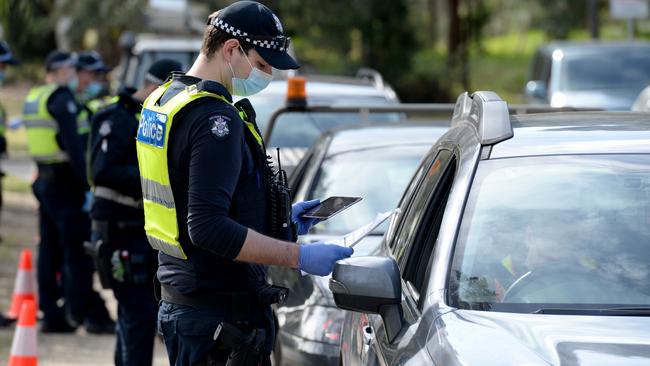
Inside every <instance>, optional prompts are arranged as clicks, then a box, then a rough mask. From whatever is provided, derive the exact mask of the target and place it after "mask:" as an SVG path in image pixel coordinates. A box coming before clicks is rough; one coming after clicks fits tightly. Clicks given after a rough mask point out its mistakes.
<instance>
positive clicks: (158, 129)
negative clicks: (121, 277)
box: [136, 81, 262, 259]
mask: <svg viewBox="0 0 650 366" xmlns="http://www.w3.org/2000/svg"><path fill="white" fill-rule="evenodd" d="M170 84H171V81H168V82H167V83H165V84H163V85H162V86H160V87H159V88H158V89H156V90H155V91H154V92H153V93H151V95H149V97H148V98H147V100H146V101H145V102H144V107H143V110H142V114H141V116H140V124H139V126H138V137H137V141H136V148H137V152H138V165H139V167H140V182H141V184H142V197H143V201H144V229H145V231H146V234H147V238H148V240H149V244H150V245H151V246H152V247H153V248H154V249H156V250H159V251H161V252H163V253H165V254H167V255H170V256H172V257H175V258H179V259H187V255H186V254H185V251H183V248H182V246H181V244H180V242H179V241H178V239H179V231H178V221H177V217H176V205H175V203H174V194H173V192H172V187H171V185H170V180H169V169H168V165H167V149H168V147H169V143H168V142H169V131H171V128H172V123H173V121H174V116H175V115H176V114H177V113H178V112H179V111H180V110H181V109H183V108H184V107H185V106H186V105H188V104H189V103H191V102H193V101H195V100H197V99H199V98H215V99H219V100H222V101H223V102H225V103H228V104H230V102H228V100H227V99H226V98H224V97H223V96H221V95H219V94H215V93H210V92H208V91H199V90H198V89H197V86H196V85H190V86H188V87H186V88H185V90H183V91H181V92H179V93H178V94H176V95H175V96H174V97H172V98H171V99H170V100H168V101H167V102H166V103H165V104H164V105H157V103H158V101H159V100H160V98H161V97H162V96H163V94H164V93H165V91H166V90H167V88H168V87H169V85H170ZM240 116H242V120H245V117H246V116H245V114H243V113H241V112H240ZM245 124H246V126H247V127H248V129H249V130H250V131H251V133H252V134H253V136H254V137H255V139H256V140H257V142H258V144H260V145H262V138H261V137H260V135H259V134H258V133H257V131H256V130H255V128H254V126H253V124H251V123H249V122H245Z"/></svg>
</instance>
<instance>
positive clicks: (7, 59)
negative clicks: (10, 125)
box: [0, 41, 18, 327]
mask: <svg viewBox="0 0 650 366" xmlns="http://www.w3.org/2000/svg"><path fill="white" fill-rule="evenodd" d="M16 64H18V60H16V58H14V56H13V54H12V53H11V49H10V48H9V45H8V44H7V43H6V42H4V41H0V85H1V84H2V83H3V82H4V80H5V76H6V68H7V66H10V65H11V66H13V65H16ZM6 123H7V111H6V110H5V108H4V106H3V105H2V104H0V155H5V153H6V152H7V140H6V138H5V128H6ZM2 176H4V173H3V172H2V171H0V179H2ZM0 209H2V185H1V184H0ZM0 241H2V238H1V237H0ZM11 323H13V321H12V319H7V318H5V317H4V316H3V315H2V314H0V327H3V326H7V325H9V324H11Z"/></svg>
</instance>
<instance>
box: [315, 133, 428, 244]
mask: <svg viewBox="0 0 650 366" xmlns="http://www.w3.org/2000/svg"><path fill="white" fill-rule="evenodd" d="M428 148H429V146H425V145H415V146H396V147H383V148H375V149H367V150H356V151H350V152H346V153H341V154H337V155H333V156H331V157H328V158H327V159H325V160H324V161H323V163H322V164H321V166H320V168H319V171H318V173H317V175H316V180H315V182H314V184H313V185H312V188H311V191H310V193H309V195H308V198H309V199H314V198H319V199H325V198H327V197H330V196H350V197H362V198H363V200H362V201H361V202H359V203H357V204H355V205H354V206H352V207H350V208H348V209H347V210H345V211H343V212H341V213H339V214H338V215H336V216H334V217H332V218H331V219H329V220H327V221H324V222H321V223H319V224H318V225H316V226H314V227H313V228H312V231H311V233H312V234H327V235H336V234H346V233H348V232H350V231H352V230H354V229H357V228H359V227H360V226H363V225H365V224H367V223H369V222H370V221H372V220H373V219H374V218H375V215H376V214H378V213H380V212H386V211H389V210H392V209H394V208H395V207H396V206H397V203H398V202H399V199H400V197H401V195H402V192H403V191H404V189H405V188H406V185H407V184H408V183H409V180H410V179H411V176H412V175H413V173H414V172H415V169H416V167H417V165H418V163H419V162H420V160H422V157H423V156H424V154H425V153H426V151H427V149H428ZM386 225H387V223H384V225H382V226H380V227H378V228H377V229H376V231H375V233H376V234H383V232H384V231H385V229H386Z"/></svg>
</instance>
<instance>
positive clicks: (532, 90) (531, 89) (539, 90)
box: [526, 80, 548, 100]
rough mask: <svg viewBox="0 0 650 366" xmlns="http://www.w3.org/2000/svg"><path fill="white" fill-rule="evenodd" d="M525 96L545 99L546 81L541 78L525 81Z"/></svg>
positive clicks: (546, 92) (546, 94)
mask: <svg viewBox="0 0 650 366" xmlns="http://www.w3.org/2000/svg"><path fill="white" fill-rule="evenodd" d="M526 96H528V97H532V98H535V99H541V100H546V99H547V97H548V90H547V88H546V83H545V82H543V81H541V80H531V81H529V82H527V83H526Z"/></svg>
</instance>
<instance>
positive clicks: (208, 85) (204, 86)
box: [196, 80, 232, 103]
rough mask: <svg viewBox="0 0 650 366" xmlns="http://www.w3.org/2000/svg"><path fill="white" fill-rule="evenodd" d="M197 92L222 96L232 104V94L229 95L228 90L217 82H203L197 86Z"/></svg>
mask: <svg viewBox="0 0 650 366" xmlns="http://www.w3.org/2000/svg"><path fill="white" fill-rule="evenodd" d="M196 90H197V91H206V92H208V93H213V94H218V95H221V96H223V97H224V98H226V99H227V100H228V101H229V102H230V103H232V97H231V96H230V93H228V90H226V88H225V87H224V86H223V85H221V84H219V83H217V82H216V81H212V80H201V81H200V82H198V83H197V84H196Z"/></svg>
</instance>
